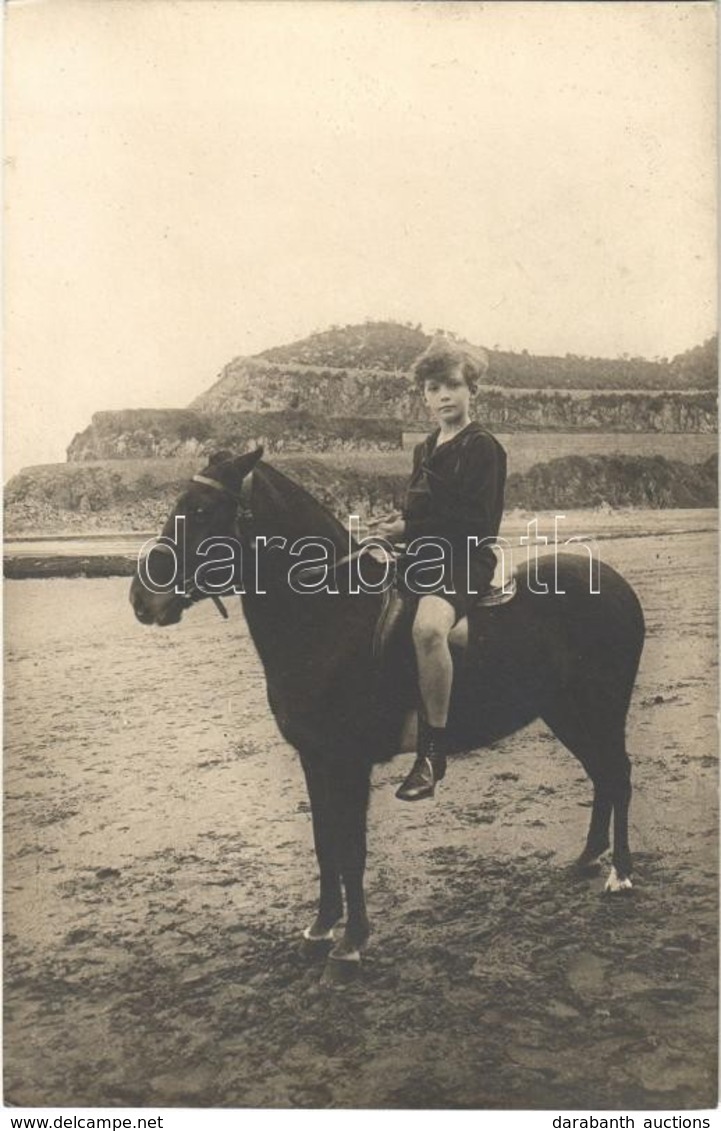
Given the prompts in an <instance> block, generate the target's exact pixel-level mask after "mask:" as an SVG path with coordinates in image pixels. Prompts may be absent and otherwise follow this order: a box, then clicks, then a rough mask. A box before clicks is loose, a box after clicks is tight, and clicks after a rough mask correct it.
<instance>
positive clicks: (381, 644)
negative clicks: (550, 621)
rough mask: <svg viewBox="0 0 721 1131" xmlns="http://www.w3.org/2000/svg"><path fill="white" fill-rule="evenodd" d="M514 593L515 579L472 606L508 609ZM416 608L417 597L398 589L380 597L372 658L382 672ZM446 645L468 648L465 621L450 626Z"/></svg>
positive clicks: (407, 629) (492, 589)
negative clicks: (505, 607)
mask: <svg viewBox="0 0 721 1131" xmlns="http://www.w3.org/2000/svg"><path fill="white" fill-rule="evenodd" d="M516 589H517V585H516V579H515V577H513V578H511V581H510V584H507V585H505V586H503V585H497V586H494V587H493V588H491V589H489V591H488V592H487V593H484V594H483V596H482V597H479V598H478V600H477V601H475V602H474V608H475V609H493V608H497V607H498V606H499V605H507V604H508V602H509V601H512V600H513V598H514V597H515V595H516ZM417 604H418V597H417V596H416V595H415V594H413V593H409V592H408V591H407V590H405V589H402V588H399V587H398V586H393V587H392V588H391V589H387V590H386V591H385V593H384V594H383V604H382V606H381V611H380V613H379V615H378V620H377V621H376V626H375V630H374V633H373V658H374V659H375V661H376V663H377V664H378V665H379V667H380V669H381V671H382V670H383V669H384V668H385V666H386V662H387V661H388V660H389V658H390V657H391V656H392V655H393V653H394V652H395V651H396V648H397V646H398V644H399V642H400V641H402V639H403V638H405V636H406V635H407V634H408V633H410V629H411V625H412V623H413V617H414V615H415V611H416V606H417ZM448 642H449V644H450V645H451V648H455V649H457V650H459V651H463V650H465V648H466V646H467V644H468V617H461V619H460V620H459V621H458V622H457V623H456V624H455V625H454V626H453V628H452V630H451V632H450V635H449V637H448Z"/></svg>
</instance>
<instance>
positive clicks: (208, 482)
mask: <svg viewBox="0 0 721 1131" xmlns="http://www.w3.org/2000/svg"><path fill="white" fill-rule="evenodd" d="M253 477H254V471H253V469H252V468H251V470H250V471H248V472H247V473H246V474H245V475H244V476H243V478H242V480H241V484H240V490H239V491H237V492H236V491H233V490H232V489H231V488H230V487H228V486H226V484H225V483H223V482H222V481H221V480H220V479H214V478H213V477H212V476H210V475H203V474H198V475H193V476H192V477H191V482H192V483H199V484H201V486H203V487H210V488H211V490H213V491H217V492H218V493H219V494H221V495H224V496H225V497H226V498H228V499H231V500H232V501H233V502H234V503H235V507H236V509H235V518H234V529H233V534H234V536H236V537H237V539H238V541H240V542H242V541H246V542H248V543H249V545H250V548H251V550H252V549H253V548H254V546H255V537H254V536H253V535H252V533H250V532H249V527H252V524H253V522H254V518H255V516H254V514H253V509H252V506H251V498H252V494H253ZM154 549H155V550H156V551H160V552H162V551H163V550H165V551H167V552H172V551H171V550H170V547H168V546H165V545H163V544H162V543H160V544H159V545H157V546H155V547H154ZM365 549H366V547H364V546H360V547H359V548H358V549H357V550H354V551H353V552H352V553H350V554H346V555H345V556H344V557H342V558H341V559H340V560H339V561H337V562H334V563H333V564H332V565H330V566H328V567H326V566H324V565H322V564H321V565H309V566H307V567H306V568H305V569H304V570H303V571H302V572H303V573H304V574H306V573H307V574H312V573H314V572H318V571H320V570H322V569H325V568H327V569H329V570H330V572H331V573H336V572H337V571H338V570H339V569H340V568H341V566H344V565H348V563H349V562H352V561H355V560H356V559H357V558H359V557H360V556H361V554H362V553H364V551H365ZM182 593H183V603H184V606H185V607H186V608H189V607H190V605H193V604H195V603H196V602H197V601H199V600H202V599H203V597H210V598H211V600H212V602H213V604H214V605H215V607H216V608H217V609H218V612H219V613H220V615H221V616H222V617H223V618H224V619H225V620H227V619H228V611H227V609H226V608H225V605H224V604H223V602H222V600H221V598H220V597H219V596H218V595H217V594H216V593H201V590H200V589H199V588H198V586H197V585H196V584H195V581H194V579H193V578H192V577H183V579H182Z"/></svg>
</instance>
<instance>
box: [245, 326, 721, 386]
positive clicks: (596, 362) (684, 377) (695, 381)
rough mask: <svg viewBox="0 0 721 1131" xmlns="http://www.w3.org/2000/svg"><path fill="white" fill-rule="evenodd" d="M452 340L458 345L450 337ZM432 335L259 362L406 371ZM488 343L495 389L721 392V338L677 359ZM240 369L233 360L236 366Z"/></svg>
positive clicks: (407, 332) (390, 334) (279, 351)
mask: <svg viewBox="0 0 721 1131" xmlns="http://www.w3.org/2000/svg"><path fill="white" fill-rule="evenodd" d="M440 332H442V333H447V335H448V337H450V338H453V339H457V335H455V334H453V333H452V332H450V331H440ZM431 337H432V334H431V333H429V332H427V331H424V330H423V329H422V327H421V326H420V324H418V325H415V326H414V325H413V324H412V323H410V322H407V323H405V324H401V323H398V322H370V321H369V322H364V323H362V324H360V325H348V326H332V327H331V328H330V329H329V330H325V331H322V332H319V333H315V334H311V335H310V336H309V337H308V338H303V339H302V340H301V341H298V342H292V343H290V344H289V345H285V346H278V347H276V348H274V349H269V350H264V351H263V352H262V353H260V354H259V355H258V359H260V360H261V361H265V362H268V363H271V364H273V365H280V366H285V365H291V366H295V365H305V366H311V367H313V368H320V369H324V368H327V369H347V370H356V369H371V370H379V371H385V372H391V373H393V372H397V373H406V372H407V371H408V369H409V368H410V366H411V364H412V362H413V361H414V360H415V358H416V357H417V356H418V354H419V353H421V352H422V351H423V350H424V349H425V348H426V346H427V345H428V344H429V342H430V340H431ZM476 344H478V345H481V344H483V345H485V348H486V349H487V352H488V358H489V371H488V384H490V385H500V386H501V387H503V388H522V389H593V390H601V389H657V390H661V389H677V390H686V389H716V387H717V383H718V360H717V355H718V339H717V337H716V336H714V337H712V338H709V339H708V340H707V341H705V342H704V343H703V344H702V345H699V346H694V347H693V348H692V349H688V350H686V351H684V352H683V353H680V354H677V355H676V356H675V357H672V358H665V357H664V358H655V359H653V360H648V359H646V358H643V357H628V356H627V355H624V356H622V357H618V358H598V357H586V356H582V355H578V354H571V353H567V354H565V355H564V356H563V357H555V356H542V355H535V354H532V353H529V352H528V350H522V351H521V352H513V351H510V350H501V349H499V348H498V347H495V346H494V347H492V348H491V347H490V343H476ZM233 364H235V363H233V362H231V365H233Z"/></svg>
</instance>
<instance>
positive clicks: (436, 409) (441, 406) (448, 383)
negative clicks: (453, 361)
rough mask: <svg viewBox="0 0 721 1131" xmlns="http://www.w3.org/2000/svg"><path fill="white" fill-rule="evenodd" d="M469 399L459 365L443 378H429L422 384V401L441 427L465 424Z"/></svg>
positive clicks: (468, 390) (469, 403)
mask: <svg viewBox="0 0 721 1131" xmlns="http://www.w3.org/2000/svg"><path fill="white" fill-rule="evenodd" d="M471 397H472V393H471V390H470V389H469V388H468V385H467V384H466V380H465V378H464V376H463V366H462V365H460V364H459V365H457V366H456V368H455V369H452V370H451V371H450V372H449V373H447V374H446V375H445V376H444V377H438V378H431V379H429V380H428V381H425V382H424V384H423V399H424V401H425V402H426V404H427V405H428V408H429V409H430V411H431V413H432V415H433V416H435V418H436V420H437V421H438V423H439V424H442V425H447V426H452V425H454V424H459V423H466V422H467V420H468V412H469V409H470V405H471Z"/></svg>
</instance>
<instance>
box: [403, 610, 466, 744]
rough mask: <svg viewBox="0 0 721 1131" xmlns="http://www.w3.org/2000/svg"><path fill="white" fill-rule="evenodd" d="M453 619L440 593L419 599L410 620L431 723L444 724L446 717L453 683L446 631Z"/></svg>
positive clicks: (423, 697)
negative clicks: (412, 620) (414, 614)
mask: <svg viewBox="0 0 721 1131" xmlns="http://www.w3.org/2000/svg"><path fill="white" fill-rule="evenodd" d="M455 620H456V613H455V610H454V608H453V606H452V605H450V604H449V603H448V601H444V600H443V598H442V597H436V596H434V595H433V594H428V596H426V597H421V599H420V601H419V602H418V611H417V612H416V617H415V620H414V622H413V644H414V646H415V650H416V659H417V661H418V682H419V685H420V692H421V699H422V700H423V707H424V709H425V716H426V722H427V723H428V724H429V725H430V726H432V727H444V726H445V725H446V722H447V720H448V708H449V706H450V702H451V687H452V684H453V660H452V659H451V650H450V648H449V646H448V634H449V632H450V631H451V629H452V628H453V625H454V624H455Z"/></svg>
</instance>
